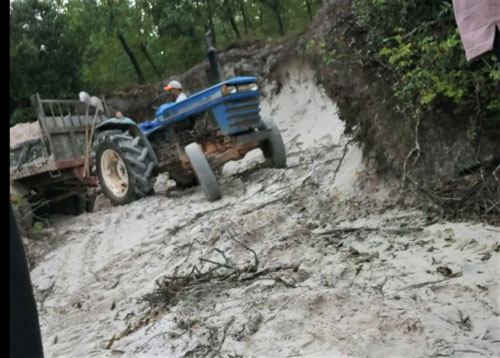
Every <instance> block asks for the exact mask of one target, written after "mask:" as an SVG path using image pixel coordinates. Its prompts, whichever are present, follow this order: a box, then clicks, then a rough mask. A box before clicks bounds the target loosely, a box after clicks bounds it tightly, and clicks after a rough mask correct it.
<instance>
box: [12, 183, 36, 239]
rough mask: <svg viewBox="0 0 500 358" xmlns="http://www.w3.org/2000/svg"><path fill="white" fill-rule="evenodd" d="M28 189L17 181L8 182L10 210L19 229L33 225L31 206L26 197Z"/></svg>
mask: <svg viewBox="0 0 500 358" xmlns="http://www.w3.org/2000/svg"><path fill="white" fill-rule="evenodd" d="M27 196H28V191H27V190H26V189H25V188H24V187H23V186H21V185H20V184H18V183H12V182H11V183H10V198H11V204H12V210H13V212H14V216H15V218H16V221H17V224H18V226H19V227H20V228H21V230H23V231H24V230H26V229H30V228H31V227H32V226H33V208H32V206H31V204H30V203H29V202H28V199H27Z"/></svg>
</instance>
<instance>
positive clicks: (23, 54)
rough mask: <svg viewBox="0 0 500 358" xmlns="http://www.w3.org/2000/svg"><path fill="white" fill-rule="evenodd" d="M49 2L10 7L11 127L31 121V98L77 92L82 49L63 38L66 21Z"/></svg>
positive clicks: (31, 1) (29, 0)
mask: <svg viewBox="0 0 500 358" xmlns="http://www.w3.org/2000/svg"><path fill="white" fill-rule="evenodd" d="M51 3H52V2H49V1H36V0H26V1H14V2H11V4H10V115H11V121H10V123H11V125H13V124H15V123H20V122H26V121H29V120H32V119H33V114H32V113H31V111H30V110H29V108H30V100H29V98H30V95H31V94H33V93H34V92H39V93H41V94H43V95H44V96H54V97H59V98H67V97H68V96H73V95H74V93H77V91H78V90H79V89H80V86H81V79H80V78H81V76H80V66H81V62H82V52H81V51H80V50H81V49H80V48H79V47H78V46H77V45H76V44H75V43H74V41H72V39H70V38H68V37H66V36H65V33H66V30H67V25H68V23H67V19H66V17H65V16H63V15H62V14H60V13H59V12H58V11H57V10H56V9H55V7H54V6H52V4H51Z"/></svg>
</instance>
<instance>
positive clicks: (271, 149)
mask: <svg viewBox="0 0 500 358" xmlns="http://www.w3.org/2000/svg"><path fill="white" fill-rule="evenodd" d="M262 122H264V126H265V128H266V129H269V130H270V133H269V137H268V138H267V139H266V140H265V141H264V142H263V144H262V146H261V149H262V153H263V154H264V158H266V161H267V162H268V164H269V166H271V167H273V168H286V151H285V144H284V143H283V138H282V137H281V133H280V130H279V129H278V127H277V126H276V123H274V121H273V120H272V119H270V118H263V119H262Z"/></svg>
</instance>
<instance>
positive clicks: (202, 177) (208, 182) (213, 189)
mask: <svg viewBox="0 0 500 358" xmlns="http://www.w3.org/2000/svg"><path fill="white" fill-rule="evenodd" d="M185 151H186V155H187V157H188V158H189V162H190V163H191V166H192V167H193V171H194V173H195V174H196V177H197V178H198V182H199V183H200V186H201V187H202V188H203V191H204V192H205V195H206V197H207V199H208V201H215V200H218V199H220V198H221V197H222V194H221V192H220V189H219V184H217V180H216V179H215V175H214V172H213V171H212V168H210V164H208V161H207V158H206V157H205V154H204V153H203V150H201V148H200V146H199V145H198V143H191V144H189V145H187V146H186V148H185Z"/></svg>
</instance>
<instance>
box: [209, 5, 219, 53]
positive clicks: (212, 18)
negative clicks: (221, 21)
mask: <svg viewBox="0 0 500 358" xmlns="http://www.w3.org/2000/svg"><path fill="white" fill-rule="evenodd" d="M207 13H208V24H209V27H210V32H211V33H212V44H213V45H214V47H217V42H216V41H215V29H214V16H213V13H212V0H207Z"/></svg>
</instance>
